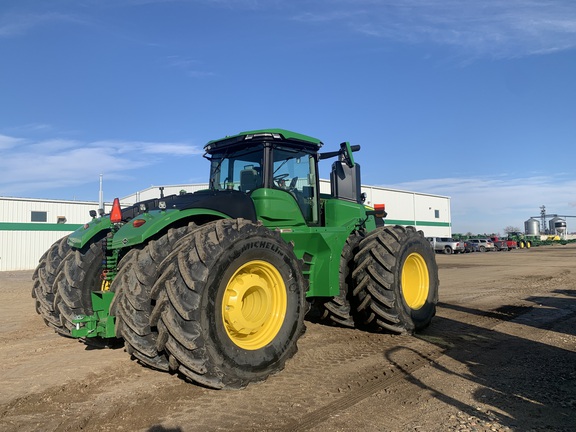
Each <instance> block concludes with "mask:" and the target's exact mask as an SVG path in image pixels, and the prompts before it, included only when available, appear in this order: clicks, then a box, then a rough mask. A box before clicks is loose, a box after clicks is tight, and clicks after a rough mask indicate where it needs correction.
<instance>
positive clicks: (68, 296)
mask: <svg viewBox="0 0 576 432" xmlns="http://www.w3.org/2000/svg"><path fill="white" fill-rule="evenodd" d="M105 241H106V239H102V238H100V239H93V240H92V241H90V242H89V243H88V244H87V245H86V246H84V247H83V248H82V249H75V248H73V249H72V250H71V251H70V252H69V253H68V254H67V255H66V257H65V258H64V259H63V260H62V263H61V264H60V267H59V268H58V274H57V275H56V279H55V281H54V286H55V288H54V289H55V293H56V295H55V299H54V304H55V306H56V307H57V308H58V311H59V313H60V325H61V326H62V327H63V328H65V329H67V330H66V331H68V332H70V331H71V330H72V328H74V326H75V324H73V323H72V320H74V319H75V318H76V317H77V316H78V315H92V314H93V313H94V312H93V310H92V296H91V295H92V291H99V290H100V289H101V279H100V276H101V274H102V261H103V258H104V250H103V242H105ZM90 339H94V338H90ZM95 342H96V341H95Z"/></svg>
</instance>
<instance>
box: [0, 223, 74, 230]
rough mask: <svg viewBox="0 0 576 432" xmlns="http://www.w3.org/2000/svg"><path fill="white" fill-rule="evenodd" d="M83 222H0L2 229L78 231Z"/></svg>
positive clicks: (0, 228)
mask: <svg viewBox="0 0 576 432" xmlns="http://www.w3.org/2000/svg"><path fill="white" fill-rule="evenodd" d="M81 226H82V225H81V224H65V223H64V224H55V223H21V222H0V231H68V232H72V231H76V230H77V229H78V228H80V227H81Z"/></svg>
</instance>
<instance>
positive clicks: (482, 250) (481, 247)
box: [478, 246, 486, 252]
mask: <svg viewBox="0 0 576 432" xmlns="http://www.w3.org/2000/svg"><path fill="white" fill-rule="evenodd" d="M478 249H479V250H480V252H486V247H484V246H480V247H479V248H478Z"/></svg>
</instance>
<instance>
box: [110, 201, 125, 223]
mask: <svg viewBox="0 0 576 432" xmlns="http://www.w3.org/2000/svg"><path fill="white" fill-rule="evenodd" d="M110 222H112V223H120V222H122V209H121V208H120V200H119V199H118V198H114V203H113V204H112V211H111V212H110Z"/></svg>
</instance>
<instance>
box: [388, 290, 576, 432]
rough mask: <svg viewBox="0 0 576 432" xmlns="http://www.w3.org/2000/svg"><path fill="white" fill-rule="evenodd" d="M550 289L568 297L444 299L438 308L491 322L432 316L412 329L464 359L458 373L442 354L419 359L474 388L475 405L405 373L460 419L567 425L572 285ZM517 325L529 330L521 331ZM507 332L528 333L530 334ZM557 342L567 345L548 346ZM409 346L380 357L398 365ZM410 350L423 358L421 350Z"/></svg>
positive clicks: (572, 363) (517, 425) (574, 413)
mask: <svg viewBox="0 0 576 432" xmlns="http://www.w3.org/2000/svg"><path fill="white" fill-rule="evenodd" d="M556 293H558V294H565V295H567V296H569V297H570V298H566V297H564V298H561V297H546V296H539V297H529V298H528V299H527V300H529V301H531V302H532V303H533V307H530V306H528V307H525V308H520V309H519V308H518V307H512V306H508V307H507V306H504V307H501V308H498V309H496V310H493V311H490V312H488V313H486V312H482V311H479V310H475V309H470V308H466V307H463V306H458V305H451V304H445V303H444V304H441V305H440V307H441V308H447V309H452V310H457V311H459V312H464V313H466V314H470V315H472V316H475V315H481V316H485V317H489V318H490V320H489V321H491V324H489V325H487V326H483V327H480V326H478V325H474V324H471V323H466V322H464V320H462V321H455V320H453V319H449V318H445V317H436V318H435V319H434V320H433V324H432V326H431V327H429V328H428V329H427V330H425V331H424V332H422V333H420V334H419V335H416V337H417V338H419V339H421V340H424V341H426V342H429V343H432V344H434V345H437V346H440V347H442V348H443V349H444V351H443V355H444V356H448V357H450V358H451V359H453V360H456V361H457V362H458V363H460V365H462V366H463V367H460V366H459V367H458V368H457V369H458V370H459V371H460V372H457V371H455V370H450V369H448V368H447V367H445V366H443V365H442V363H446V362H442V361H441V358H437V359H425V360H426V361H427V362H429V363H430V365H431V367H433V368H435V369H436V370H437V371H438V372H440V373H441V374H444V375H446V377H447V378H446V379H447V380H449V382H450V383H451V384H452V383H455V385H457V384H456V383H460V384H463V385H464V386H466V387H473V388H475V389H476V390H474V391H473V393H472V397H473V400H474V404H473V405H474V406H472V405H470V404H468V403H465V402H463V401H461V400H458V399H456V398H454V397H453V396H450V395H448V394H446V392H442V391H441V390H437V389H436V388H434V385H433V384H431V385H429V384H427V383H426V382H424V381H423V380H418V379H416V378H415V377H414V376H413V375H412V374H409V373H408V371H406V373H407V378H406V379H407V380H408V381H409V382H411V383H413V384H414V385H416V386H418V387H419V388H421V389H422V390H423V391H427V392H429V393H430V394H432V395H433V397H435V398H437V399H439V400H441V401H442V402H444V403H445V404H447V405H451V406H453V407H455V408H457V410H458V411H459V412H461V413H464V414H465V415H464V417H465V418H468V417H475V418H478V419H480V420H481V421H484V422H485V423H487V424H488V423H491V424H493V423H494V422H498V423H499V424H500V425H502V426H506V427H509V428H511V429H513V430H554V431H564V430H565V431H568V430H573V426H574V424H576V352H575V350H576V347H574V345H571V346H570V345H569V342H568V341H569V339H570V338H571V337H573V336H574V335H576V292H574V291H571V290H558V291H556ZM460 316H461V314H460ZM492 318H493V319H494V320H492ZM470 321H474V320H472V319H471V320H470ZM476 321H477V320H476ZM501 322H508V323H512V324H513V326H506V327H503V330H505V331H506V333H504V332H501V331H499V328H500V327H499V324H500V323H501ZM522 327H530V328H531V329H533V330H528V331H526V329H522ZM510 329H512V331H510ZM513 333H516V334H523V335H526V334H527V335H528V337H530V338H532V337H533V339H528V338H526V337H521V336H518V335H516V334H513ZM559 341H560V344H562V345H563V346H567V347H568V349H563V348H561V347H558V346H555V345H554V344H556V345H558V344H559ZM562 341H564V342H562ZM407 349H408V350H409V348H406V347H397V348H393V349H391V350H387V351H386V353H385V357H386V359H387V360H388V361H390V362H391V363H393V364H395V366H397V367H398V368H400V369H402V365H401V364H398V363H396V362H394V358H395V357H397V354H401V351H406V350H407ZM412 354H415V355H418V356H420V357H421V358H422V357H424V356H423V355H422V353H416V352H413V353H412ZM448 363H450V362H448ZM461 371H465V372H461ZM470 383H472V385H470ZM474 384H475V385H474Z"/></svg>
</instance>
